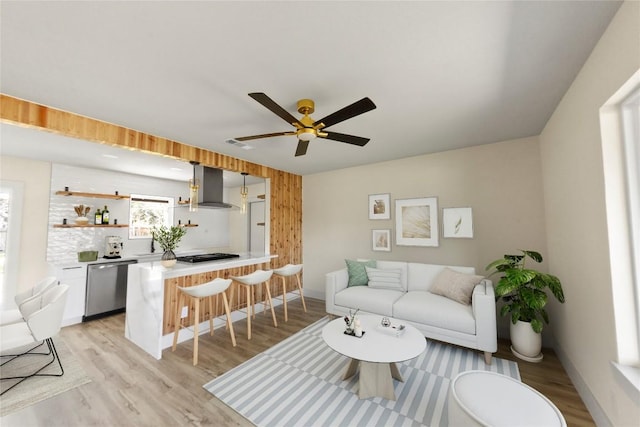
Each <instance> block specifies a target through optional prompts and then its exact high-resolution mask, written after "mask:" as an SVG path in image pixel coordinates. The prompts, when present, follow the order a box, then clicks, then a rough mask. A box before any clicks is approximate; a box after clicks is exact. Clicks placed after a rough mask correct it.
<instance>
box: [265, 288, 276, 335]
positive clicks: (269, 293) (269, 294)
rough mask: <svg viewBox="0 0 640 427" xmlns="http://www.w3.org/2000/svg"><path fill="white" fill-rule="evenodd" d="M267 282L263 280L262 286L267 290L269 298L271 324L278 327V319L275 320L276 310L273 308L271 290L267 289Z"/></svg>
mask: <svg viewBox="0 0 640 427" xmlns="http://www.w3.org/2000/svg"><path fill="white" fill-rule="evenodd" d="M267 283H268V282H264V288H265V289H266V290H267V299H268V300H269V307H270V308H271V317H272V318H273V326H275V327H276V328H277V327H278V321H277V320H276V312H275V311H274V310H273V301H271V291H269V285H268V284H267Z"/></svg>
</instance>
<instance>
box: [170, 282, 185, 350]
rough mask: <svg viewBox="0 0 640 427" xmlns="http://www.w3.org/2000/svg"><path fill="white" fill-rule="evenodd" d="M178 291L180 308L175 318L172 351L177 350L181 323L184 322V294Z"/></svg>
mask: <svg viewBox="0 0 640 427" xmlns="http://www.w3.org/2000/svg"><path fill="white" fill-rule="evenodd" d="M177 292H178V308H177V310H176V318H175V320H174V322H175V327H174V328H173V346H172V347H171V351H176V346H177V345H178V334H179V333H180V323H181V322H182V317H181V316H180V315H181V314H182V304H184V295H182V292H180V290H177Z"/></svg>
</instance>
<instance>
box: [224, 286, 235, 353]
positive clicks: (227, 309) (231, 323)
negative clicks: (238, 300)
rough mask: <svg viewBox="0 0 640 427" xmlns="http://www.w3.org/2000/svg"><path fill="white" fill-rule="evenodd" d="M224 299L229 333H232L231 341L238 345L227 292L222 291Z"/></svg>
mask: <svg viewBox="0 0 640 427" xmlns="http://www.w3.org/2000/svg"><path fill="white" fill-rule="evenodd" d="M222 301H223V302H224V311H225V312H226V313H227V328H229V334H231V343H232V344H233V346H234V347H235V346H236V334H235V332H233V322H231V310H229V303H228V302H227V294H225V293H224V292H223V293H222Z"/></svg>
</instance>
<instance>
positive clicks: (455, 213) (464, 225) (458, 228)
mask: <svg viewBox="0 0 640 427" xmlns="http://www.w3.org/2000/svg"><path fill="white" fill-rule="evenodd" d="M442 237H447V238H463V239H472V238H473V215H472V211H471V208H444V209H442Z"/></svg>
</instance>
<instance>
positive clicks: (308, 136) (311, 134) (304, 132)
mask: <svg viewBox="0 0 640 427" xmlns="http://www.w3.org/2000/svg"><path fill="white" fill-rule="evenodd" d="M316 136H318V135H316V130H315V129H309V128H304V129H300V130H299V131H298V139H300V140H302V141H311V140H312V139H314V138H315V137H316Z"/></svg>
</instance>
